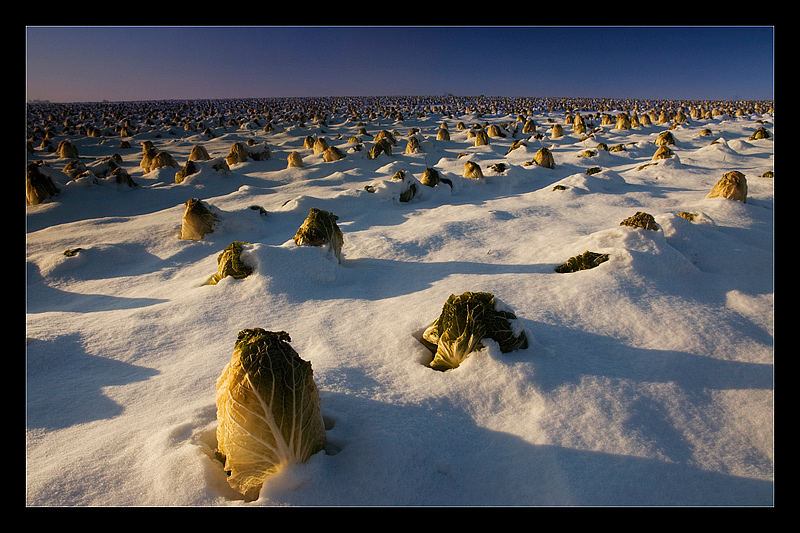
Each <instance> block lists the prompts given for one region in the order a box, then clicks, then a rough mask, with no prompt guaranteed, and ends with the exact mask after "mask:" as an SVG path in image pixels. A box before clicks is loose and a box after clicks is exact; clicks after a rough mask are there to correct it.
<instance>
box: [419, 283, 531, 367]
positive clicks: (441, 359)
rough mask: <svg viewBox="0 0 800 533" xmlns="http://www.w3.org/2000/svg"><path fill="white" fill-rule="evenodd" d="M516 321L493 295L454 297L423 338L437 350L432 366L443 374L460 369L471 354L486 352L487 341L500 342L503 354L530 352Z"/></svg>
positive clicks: (473, 294) (472, 294)
mask: <svg viewBox="0 0 800 533" xmlns="http://www.w3.org/2000/svg"><path fill="white" fill-rule="evenodd" d="M516 318H517V317H516V315H514V313H512V312H511V311H508V310H506V309H504V308H503V305H502V304H501V303H500V302H499V301H498V300H496V299H495V297H494V295H492V294H491V293H488V292H465V293H463V294H461V295H459V296H456V295H455V294H451V295H450V297H449V298H448V299H447V302H445V304H444V306H443V307H442V312H441V314H440V315H439V317H438V318H437V319H436V320H435V321H434V322H433V323H432V324H431V325H430V326H429V327H428V328H427V329H426V330H425V332H424V334H423V343H424V344H426V345H427V346H428V347H431V349H432V350H433V349H435V354H434V357H433V360H432V361H431V362H430V365H429V366H430V367H431V368H434V369H436V370H443V371H444V370H450V369H453V368H457V367H458V366H459V365H460V364H461V363H462V362H463V361H464V360H465V359H466V358H467V357H468V356H469V354H470V353H472V352H474V351H478V350H480V349H481V348H483V345H482V344H481V340H483V339H485V338H490V339H492V340H494V341H496V342H497V343H498V344H499V346H500V350H501V351H502V352H503V353H507V352H512V351H514V350H517V349H524V348H527V346H528V340H527V337H526V336H525V332H524V331H522V330H521V329H519V328H515V327H514V325H513V324H512V322H511V321H512V320H516Z"/></svg>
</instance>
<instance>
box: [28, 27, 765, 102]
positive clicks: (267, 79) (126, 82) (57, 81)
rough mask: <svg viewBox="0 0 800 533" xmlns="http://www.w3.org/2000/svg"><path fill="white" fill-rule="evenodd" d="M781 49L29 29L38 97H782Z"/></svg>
mask: <svg viewBox="0 0 800 533" xmlns="http://www.w3.org/2000/svg"><path fill="white" fill-rule="evenodd" d="M774 57H775V56H774V28H773V27H770V26H761V27H750V26H734V27H721V26H708V27H694V26H691V27H684V26H680V27H654V26H622V27H609V26H599V27H591V26H569V27H563V26H532V27H522V26H513V27H502V26H481V27H465V26H458V27H432V26H423V27H358V26H355V27H340V26H334V27H319V26H312V27H296V26H291V27H289V26H282V27H268V26H267V27H230V26H227V27H211V26H191V27H174V26H167V27H135V26H134V27H76V26H70V27H53V26H47V27H27V28H26V98H27V99H28V100H33V99H40V100H50V101H51V102H87V101H100V100H110V101H133V100H161V99H206V98H208V99H219V98H246V97H255V98H259V97H282V96H302V97H304V96H391V95H437V94H446V93H452V94H455V95H479V94H485V95H487V96H488V95H491V96H534V97H535V96H553V97H559V96H567V97H591V98H595V97H601V98H642V99H678V100H734V99H741V100H771V99H773V98H774V73H775V70H774V66H775V65H774V61H775V59H774Z"/></svg>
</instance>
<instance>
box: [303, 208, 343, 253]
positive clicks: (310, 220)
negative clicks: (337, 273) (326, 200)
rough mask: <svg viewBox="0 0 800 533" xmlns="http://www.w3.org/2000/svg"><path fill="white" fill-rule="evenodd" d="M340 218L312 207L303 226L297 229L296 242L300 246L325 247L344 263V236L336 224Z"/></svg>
mask: <svg viewBox="0 0 800 533" xmlns="http://www.w3.org/2000/svg"><path fill="white" fill-rule="evenodd" d="M337 220H339V217H338V216H336V215H334V214H333V213H331V212H329V211H325V210H323V209H317V208H316V207H312V208H311V209H309V211H308V217H306V219H305V221H304V222H303V224H302V225H301V226H300V227H299V228H298V229H297V233H295V236H294V242H295V244H297V245H298V246H325V245H328V248H329V249H330V250H333V253H334V255H335V256H336V259H338V260H339V262H340V263H341V262H342V245H343V244H344V236H343V235H342V230H340V229H339V226H338V225H337V224H336V221H337Z"/></svg>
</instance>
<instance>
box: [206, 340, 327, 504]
mask: <svg viewBox="0 0 800 533" xmlns="http://www.w3.org/2000/svg"><path fill="white" fill-rule="evenodd" d="M290 341H291V339H290V338H289V334H288V333H286V332H285V331H280V332H271V331H266V330H263V329H261V328H254V329H246V330H242V331H240V332H239V335H238V339H237V341H236V345H235V348H234V352H233V356H232V357H231V360H230V362H229V363H228V364H227V365H226V366H225V368H224V370H223V371H222V374H221V375H220V377H219V378H218V379H217V396H216V403H217V420H218V422H219V425H218V427H217V446H218V451H219V453H220V454H221V455H222V456H224V458H225V470H226V472H228V473H229V476H228V483H229V484H230V485H231V487H233V488H234V489H235V490H237V491H238V492H240V493H241V494H242V495H244V497H245V499H246V500H250V501H252V500H255V499H257V498H258V496H259V494H260V492H261V487H262V485H263V483H264V481H265V480H266V478H267V477H269V476H270V475H272V474H275V473H276V472H278V471H279V470H280V469H281V468H282V467H283V466H285V465H287V464H293V463H302V462H305V461H307V460H308V458H309V457H311V456H312V455H314V454H315V453H317V452H318V451H320V450H322V448H323V446H324V445H325V427H324V424H323V421H322V414H321V411H320V399H319V391H318V389H317V386H316V384H315V383H314V378H313V372H312V370H311V363H310V362H308V361H304V360H303V359H301V358H300V356H299V355H298V354H297V352H295V350H294V349H293V348H292V347H291V346H290V345H289V342H290Z"/></svg>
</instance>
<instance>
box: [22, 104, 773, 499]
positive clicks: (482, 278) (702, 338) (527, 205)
mask: <svg viewBox="0 0 800 533" xmlns="http://www.w3.org/2000/svg"><path fill="white" fill-rule="evenodd" d="M27 112H28V132H27V135H28V141H29V151H28V164H29V165H28V172H29V176H30V172H37V173H38V176H39V178H37V179H40V180H41V179H42V178H41V176H45V177H46V178H49V179H50V180H52V185H53V187H52V188H50V187H49V186H48V187H44V188H39V189H37V190H36V191H34V192H33V193H31V192H30V191H31V186H30V178H29V205H28V206H27V207H26V217H25V218H26V505H28V506H219V507H223V506H771V505H773V488H774V456H773V451H774V405H773V399H774V388H773V385H774V372H773V363H774V246H773V245H774V191H773V187H774V177H773V174H772V171H773V170H774V130H775V128H774V111H773V110H772V108H771V107H770V105H769V103H764V102H761V103H755V102H673V101H663V102H662V101H644V100H643V101H628V100H626V101H614V100H567V99H534V98H530V99H521V98H520V99H512V98H489V97H480V98H478V97H476V98H466V97H442V98H434V97H408V98H401V97H397V98H330V99H274V100H273V99H264V100H231V101H186V102H183V101H180V102H137V103H120V104H114V103H105V104H100V103H98V104H70V105H67V104H46V103H38V104H29V105H28V110H27ZM578 117H580V118H578ZM644 117H647V118H644ZM626 119H627V123H626ZM578 122H582V123H583V125H584V127H585V130H584V131H580V129H579V128H578V127H577V126H576V124H577V123H578ZM531 128H533V129H531ZM442 129H445V130H446V132H447V136H445V135H443V134H442V133H441V130H442ZM559 130H560V131H559ZM381 132H388V135H387V136H386V138H387V139H388V140H387V141H385V142H384V143H383V144H381V145H380V148H379V149H376V148H375V147H376V145H378V144H379V142H378V141H379V139H380V137H382V136H384V135H386V134H382V133H381ZM480 132H483V133H486V135H485V139H486V144H480V141H479V142H476V139H480V138H482V137H483V135H481V134H480ZM664 132H669V134H670V135H671V141H670V142H669V143H667V144H665V143H664V142H662V141H663V139H664ZM445 137H449V138H445ZM318 139H324V140H325V142H326V144H327V147H328V148H331V147H334V148H336V149H335V150H328V151H324V150H321V149H320V150H316V149H315V148H314V146H313V143H312V142H311V141H316V140H318ZM411 139H415V141H411ZM62 141H69V143H68V144H62ZM237 144H238V145H240V146H239V147H238V148H234V147H235V146H236V145H237ZM662 145H664V146H667V148H668V150H669V154H667V155H666V156H665V157H663V158H661V156H658V158H656V157H654V156H655V154H656V153H657V152H658V151H659V149H660V148H661V147H662ZM70 146H71V148H74V150H75V152H71V153H62V151H61V150H62V149H65V150H67V149H69V148H70ZM149 146H152V150H153V152H152V153H150V155H151V156H154V155H155V154H158V153H164V154H167V155H166V156H161V157H162V160H163V161H164V162H165V163H164V164H163V166H158V165H160V163H159V164H158V165H156V164H155V163H151V161H154V160H155V158H154V157H150V156H148V153H147V151H146V150H147V147H149ZM197 146H201V147H202V148H203V149H204V150H205V152H206V153H207V154H208V159H206V158H202V159H197V160H196V161H195V162H194V163H193V164H188V162H189V160H190V154H192V151H193V149H194V148H195V147H197ZM237 150H238V151H239V154H245V156H244V157H241V158H240V159H236V158H234V157H230V156H232V155H233V154H234V152H236V151H237ZM293 153H296V154H297V155H295V156H293V155H292V154H293ZM326 154H327V155H326ZM548 155H549V158H550V160H551V161H552V164H548V158H547V157H548ZM167 156H169V157H167ZM290 159H294V160H295V161H296V160H297V159H299V160H300V164H301V166H290V165H289V161H290ZM467 162H471V163H473V164H474V165H475V166H477V167H478V169H479V173H480V175H476V174H475V172H476V171H475V170H474V169H475V166H469V169H471V171H472V172H473V173H472V174H469V175H467V174H468V173H467V171H466V170H467V169H466V167H467V166H468V165H466V163H467ZM151 165H152V166H151ZM114 169H122V170H116V171H114ZM426 171H428V172H427V173H426ZM734 171H735V172H736V173H739V174H740V175H741V176H742V178H743V179H740V180H739V181H740V183H739V184H740V185H741V181H745V183H746V197H745V198H739V199H732V198H731V197H725V196H724V195H722V196H716V197H710V198H709V197H708V195H709V193H710V192H711V191H712V189H714V187H715V185H717V184H718V182H720V180H721V179H722V178H723V176H725V175H729V174H730V173H733V172H734ZM432 174H433V175H435V178H434V181H435V180H436V179H437V178H438V183H436V184H435V185H433V186H431V184H432V182H429V181H428V180H429V179H430V176H431V175H432ZM44 181H47V180H46V179H45V180H44ZM412 186H413V187H412ZM56 191H57V192H56ZM409 191H411V192H409ZM739 193H740V194H741V187H740V189H739ZM31 198H34V201H31ZM190 199H197V200H199V203H200V204H201V205H203V206H205V207H206V208H207V209H208V211H209V212H211V213H213V214H214V215H215V222H214V223H213V224H211V225H210V231H207V232H205V233H204V232H202V231H201V232H200V234H196V235H199V236H198V237H197V239H196V240H192V239H189V238H183V239H182V238H181V234H182V231H186V229H185V224H184V223H183V219H184V215H185V212H186V210H187V209H186V206H187V202H188V201H189V200H190ZM742 200H744V201H742ZM314 209H316V210H321V211H323V212H327V213H330V214H332V215H334V216H335V217H336V218H335V225H336V227H338V229H339V230H340V231H341V242H340V250H338V252H339V253H336V252H337V250H335V249H331V248H330V247H329V246H328V245H323V246H307V245H303V246H300V245H298V244H297V243H296V242H295V239H294V237H295V235H296V233H297V232H298V229H299V228H300V227H301V226H302V225H303V224H304V222H305V221H306V219H307V218H308V217H309V215H310V213H312V212H313V210H314ZM637 214H640V215H639V217H640V218H641V217H643V218H645V219H649V220H651V221H652V224H653V225H651V226H650V227H649V229H648V228H645V227H641V226H635V225H625V224H621V222H623V221H625V220H628V219H629V218H631V217H635V216H637ZM641 214H644V215H641ZM645 215H650V217H652V218H651V219H650V218H648V217H646V216H645ZM194 229H195V230H196V229H197V228H196V227H195V228H194ZM232 243H241V244H240V245H239V247H238V248H236V249H237V250H241V256H239V258H240V260H241V262H242V263H244V264H245V265H247V267H248V269H249V272H248V275H246V276H245V277H238V276H237V277H234V276H232V275H218V276H217V278H216V279H215V280H214V283H209V280H210V279H211V278H212V276H214V275H215V274H218V271H219V270H220V268H219V267H220V263H219V262H218V258H219V257H220V255H221V254H222V252H223V251H224V250H225V249H226V248H227V247H228V246H229V245H231V244H232ZM334 248H336V247H334ZM587 251H589V252H592V253H595V254H598V256H597V257H602V260H596V261H595V263H594V264H592V265H591V266H592V268H588V269H584V270H579V271H575V272H559V271H557V269H558V268H559V267H560V266H561V265H564V264H565V263H567V262H568V260H569V259H570V258H576V257H577V256H581V255H582V254H584V252H587ZM237 278H238V279H237ZM467 292H480V293H488V294H491V295H493V296H494V297H495V298H496V300H497V301H499V302H502V306H503V309H506V310H508V311H509V312H511V313H513V315H514V318H513V320H512V321H511V322H512V325H513V334H514V336H515V338H518V336H519V335H520V334H524V336H525V339H526V341H527V342H525V343H524V345H521V344H517V345H514V347H513V349H510V350H509V351H506V350H504V349H503V346H505V345H501V342H502V341H500V340H495V339H492V338H483V339H482V342H481V343H480V344H479V345H478V346H477V348H476V349H475V350H474V351H471V352H470V353H469V354H467V356H466V358H464V359H463V360H462V361H461V362H460V364H458V365H457V366H455V367H454V368H451V369H443V368H438V369H435V368H432V367H431V365H430V363H431V361H432V358H433V353H432V350H431V349H430V348H429V347H428V346H426V344H424V343H423V342H422V339H423V334H424V333H425V331H426V329H428V328H429V326H431V324H432V323H433V322H434V321H435V320H436V319H437V318H439V316H440V314H441V313H442V311H443V307H444V306H445V302H447V301H448V298H450V296H451V295H462V294H464V293H467ZM256 328H261V329H263V330H266V331H270V332H281V331H283V332H286V333H287V334H288V338H289V339H290V341H289V342H288V344H289V345H290V346H291V348H292V349H293V350H294V351H295V352H296V353H297V355H298V356H299V357H300V358H301V359H302V360H304V361H307V362H310V364H311V367H312V369H313V384H314V386H315V387H316V389H317V390H318V396H319V410H320V414H321V417H322V418H323V421H324V432H323V433H324V435H323V440H324V445H323V446H322V448H321V449H319V450H318V451H315V452H314V453H312V454H311V455H310V457H308V459H307V460H305V461H304V462H299V463H296V464H289V465H285V466H282V467H281V468H279V469H278V471H277V472H276V473H274V474H272V475H270V476H268V477H266V479H265V481H264V483H263V488H261V489H260V491H257V492H256V496H255V497H254V499H253V500H252V501H246V500H245V499H243V497H242V495H241V494H240V493H237V492H236V491H235V490H234V488H233V487H232V486H231V484H229V476H228V475H226V472H225V471H224V468H223V463H222V462H221V461H220V460H219V454H218V453H217V452H218V450H217V447H218V442H217V428H218V426H219V425H220V421H219V419H218V409H217V397H216V395H217V382H218V378H220V377H221V376H222V375H223V371H224V370H225V368H226V365H227V364H228V363H229V362H230V361H231V360H232V355H233V353H234V348H235V345H236V343H237V338H238V336H239V334H240V332H242V331H245V330H255V329H256ZM435 349H436V348H435V347H434V350H435ZM244 419H245V420H246V423H247V424H251V423H254V422H253V417H252V416H251V417H249V418H248V417H247V416H245V417H244ZM300 438H301V439H302V436H301V437H300Z"/></svg>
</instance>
